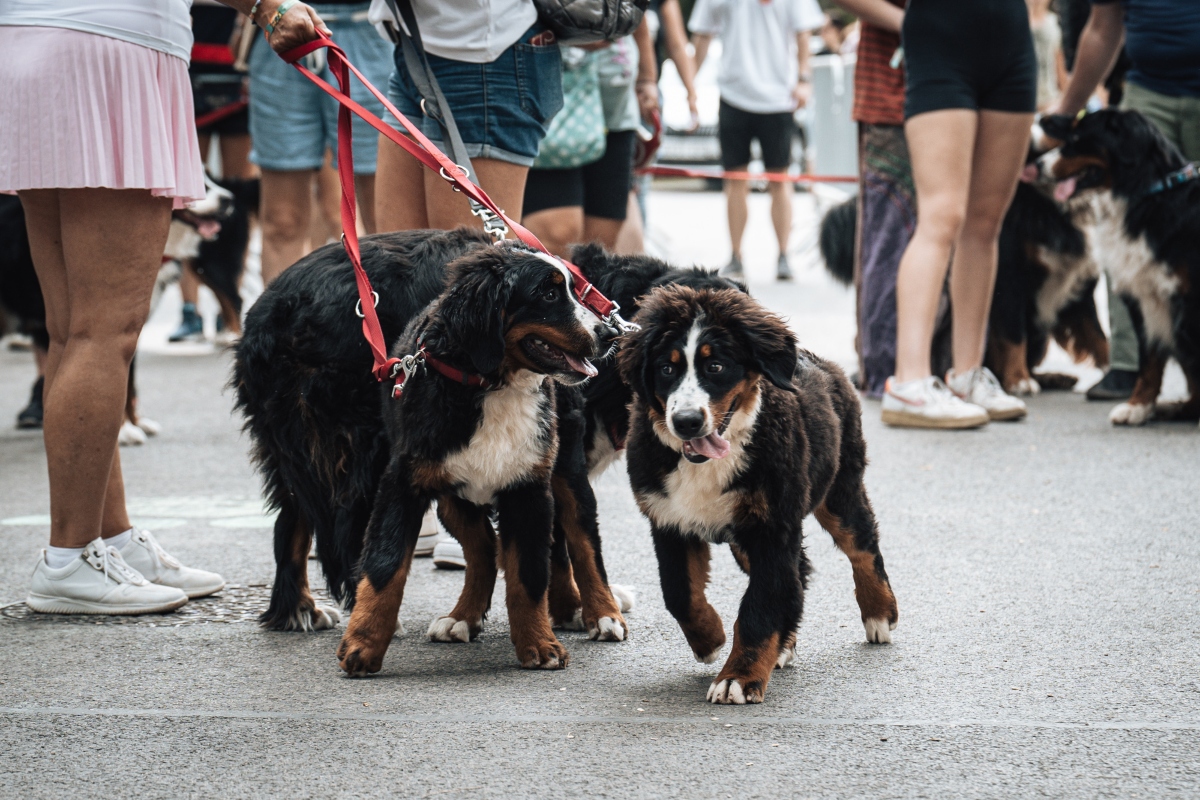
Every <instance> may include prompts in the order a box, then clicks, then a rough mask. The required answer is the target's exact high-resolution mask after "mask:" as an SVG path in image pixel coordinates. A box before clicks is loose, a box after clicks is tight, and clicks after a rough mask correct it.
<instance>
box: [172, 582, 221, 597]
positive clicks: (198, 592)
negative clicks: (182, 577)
mask: <svg viewBox="0 0 1200 800" xmlns="http://www.w3.org/2000/svg"><path fill="white" fill-rule="evenodd" d="M158 585H159V586H166V584H165V583H160V584H158ZM173 588H175V589H179V590H180V591H181V592H185V593H186V594H187V596H188V600H199V599H200V598H201V597H208V596H209V595H213V594H216V593H217V592H219V591H221V590H222V589H224V588H225V581H221V583H220V585H218V586H215V587H213V588H211V589H209V588H201V589H192V590H191V591H188V590H187V589H184V588H183V587H182V586H175V587H173Z"/></svg>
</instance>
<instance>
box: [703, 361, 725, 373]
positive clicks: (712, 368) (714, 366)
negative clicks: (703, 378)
mask: <svg viewBox="0 0 1200 800" xmlns="http://www.w3.org/2000/svg"><path fill="white" fill-rule="evenodd" d="M705 369H706V370H708V371H709V372H711V373H712V374H714V375H716V374H717V373H718V372H720V371H721V370H723V369H725V365H724V364H722V363H721V362H720V361H710V362H708V366H706V367H705Z"/></svg>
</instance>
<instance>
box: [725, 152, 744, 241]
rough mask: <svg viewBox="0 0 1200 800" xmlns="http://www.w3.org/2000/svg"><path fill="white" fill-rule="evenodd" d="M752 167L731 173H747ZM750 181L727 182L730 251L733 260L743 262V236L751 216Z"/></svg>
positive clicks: (734, 168) (726, 200)
mask: <svg viewBox="0 0 1200 800" xmlns="http://www.w3.org/2000/svg"><path fill="white" fill-rule="evenodd" d="M749 168H750V167H749V165H747V164H743V165H742V166H740V167H733V168H732V169H730V170H729V171H730V172H745V171H746V170H748V169H749ZM749 196H750V183H749V182H748V181H734V180H726V181H725V215H726V216H727V217H728V219H729V249H730V251H731V254H732V256H733V258H736V259H737V260H738V261H741V260H742V236H743V235H744V234H745V233H746V219H747V218H748V217H749V216H750V208H749V200H748V199H747V198H749Z"/></svg>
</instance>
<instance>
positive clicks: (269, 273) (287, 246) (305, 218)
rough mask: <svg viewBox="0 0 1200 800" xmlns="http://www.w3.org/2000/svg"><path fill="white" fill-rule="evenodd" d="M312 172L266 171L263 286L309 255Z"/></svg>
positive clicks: (264, 175) (263, 187)
mask: <svg viewBox="0 0 1200 800" xmlns="http://www.w3.org/2000/svg"><path fill="white" fill-rule="evenodd" d="M312 179H313V171H312V170H295V171H285V172H279V171H276V170H271V169H264V170H263V171H262V208H261V212H260V213H259V223H260V224H261V225H262V278H263V286H267V285H269V284H270V283H271V281H273V280H275V278H276V276H278V275H279V274H280V273H281V272H283V271H284V270H285V269H287V268H288V267H290V266H291V265H292V264H295V263H296V261H298V260H299V259H300V258H301V257H302V256H304V255H305V254H306V253H307V252H308V234H309V223H310V222H311V217H312Z"/></svg>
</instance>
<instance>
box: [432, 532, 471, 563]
mask: <svg viewBox="0 0 1200 800" xmlns="http://www.w3.org/2000/svg"><path fill="white" fill-rule="evenodd" d="M433 565H434V566H435V567H437V568H438V569H466V568H467V559H466V556H464V555H463V549H462V545H461V544H459V543H458V540H457V539H454V538H452V537H449V536H447V537H446V538H445V539H442V540H441V541H440V542H438V543H437V545H436V546H435V547H434V548H433Z"/></svg>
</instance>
